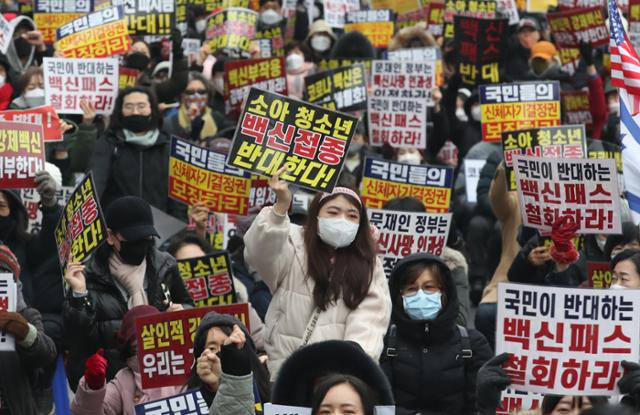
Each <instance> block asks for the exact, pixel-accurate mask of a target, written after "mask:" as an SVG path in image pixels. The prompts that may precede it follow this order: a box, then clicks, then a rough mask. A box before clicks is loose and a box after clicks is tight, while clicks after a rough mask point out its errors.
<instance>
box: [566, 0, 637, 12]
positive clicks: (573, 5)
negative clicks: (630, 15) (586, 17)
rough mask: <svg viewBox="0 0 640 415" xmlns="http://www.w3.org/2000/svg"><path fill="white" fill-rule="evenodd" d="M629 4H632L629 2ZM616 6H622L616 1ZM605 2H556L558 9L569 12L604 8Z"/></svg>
mask: <svg viewBox="0 0 640 415" xmlns="http://www.w3.org/2000/svg"><path fill="white" fill-rule="evenodd" d="M629 2H633V0H630V1H629ZM617 3H618V6H619V7H621V8H622V7H623V6H622V2H621V1H618V2H617ZM605 6H606V1H604V0H558V9H560V10H571V9H588V8H590V7H605Z"/></svg>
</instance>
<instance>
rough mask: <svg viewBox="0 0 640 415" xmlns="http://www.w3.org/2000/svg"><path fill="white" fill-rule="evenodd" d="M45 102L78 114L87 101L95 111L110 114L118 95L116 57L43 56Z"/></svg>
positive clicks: (66, 112)
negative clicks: (73, 57) (77, 57)
mask: <svg viewBox="0 0 640 415" xmlns="http://www.w3.org/2000/svg"><path fill="white" fill-rule="evenodd" d="M43 66H44V90H45V97H46V104H47V105H51V106H52V107H53V108H54V110H56V112H58V113H63V114H82V113H83V112H84V111H83V110H82V108H81V107H80V103H81V102H90V103H92V104H93V106H94V108H95V109H96V113H97V114H105V115H111V113H112V112H113V106H114V104H115V100H116V96H117V95H118V60H117V59H115V58H105V59H69V58H44V63H43Z"/></svg>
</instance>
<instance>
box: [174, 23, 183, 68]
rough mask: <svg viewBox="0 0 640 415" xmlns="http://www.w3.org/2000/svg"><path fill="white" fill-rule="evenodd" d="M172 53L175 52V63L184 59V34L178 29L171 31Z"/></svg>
mask: <svg viewBox="0 0 640 415" xmlns="http://www.w3.org/2000/svg"><path fill="white" fill-rule="evenodd" d="M171 52H173V61H174V62H178V61H181V60H182V58H184V53H183V52H182V33H180V31H179V30H178V29H173V30H172V31H171Z"/></svg>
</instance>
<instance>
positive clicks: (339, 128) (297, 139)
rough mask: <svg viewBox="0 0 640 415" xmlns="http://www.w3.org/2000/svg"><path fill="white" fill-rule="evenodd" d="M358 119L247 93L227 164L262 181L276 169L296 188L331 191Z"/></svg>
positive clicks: (260, 93)
mask: <svg viewBox="0 0 640 415" xmlns="http://www.w3.org/2000/svg"><path fill="white" fill-rule="evenodd" d="M357 123H358V119H357V118H355V117H352V116H350V115H346V114H342V113H339V112H334V111H329V110H327V109H324V108H320V107H318V106H315V105H312V104H308V103H306V102H303V101H298V100H296V99H291V98H287V97H284V96H282V95H277V94H273V93H270V92H266V91H262V90H259V89H256V88H251V90H250V91H249V97H248V98H247V102H246V105H245V107H244V111H243V113H242V116H241V117H240V122H239V124H238V128H237V129H236V133H235V135H234V137H233V145H232V148H231V151H230V152H229V156H228V158H227V164H228V165H229V166H233V167H238V168H241V169H244V170H247V171H250V172H253V173H257V174H261V175H263V176H271V175H273V174H274V173H275V172H276V171H278V169H280V168H281V167H282V166H287V169H286V171H285V172H284V173H283V174H282V175H281V177H280V178H281V179H282V180H287V181H289V182H292V183H294V184H295V185H297V186H301V187H305V188H307V189H311V190H319V191H323V192H331V191H332V190H333V187H334V186H335V185H336V182H337V181H338V175H339V174H340V170H341V169H342V165H343V163H344V160H345V158H346V155H347V150H348V149H349V145H350V144H351V138H352V137H353V135H354V133H355V130H356V124H357Z"/></svg>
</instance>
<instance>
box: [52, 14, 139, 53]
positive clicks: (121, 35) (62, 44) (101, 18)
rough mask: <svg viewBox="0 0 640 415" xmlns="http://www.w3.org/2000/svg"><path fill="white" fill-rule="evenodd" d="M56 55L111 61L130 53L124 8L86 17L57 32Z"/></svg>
mask: <svg viewBox="0 0 640 415" xmlns="http://www.w3.org/2000/svg"><path fill="white" fill-rule="evenodd" d="M57 38H58V41H57V42H56V43H55V48H56V51H58V52H60V53H62V54H63V55H64V57H66V58H107V57H109V56H113V55H118V54H122V53H125V52H127V51H128V50H129V49H130V47H131V38H130V37H129V33H128V30H127V22H126V20H125V16H124V8H123V7H122V6H113V7H107V8H106V9H103V10H98V11H95V12H93V13H90V14H88V15H86V16H82V17H80V18H78V19H76V20H74V21H72V22H70V23H67V24H65V25H64V26H62V27H60V28H59V29H58V30H57Z"/></svg>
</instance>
